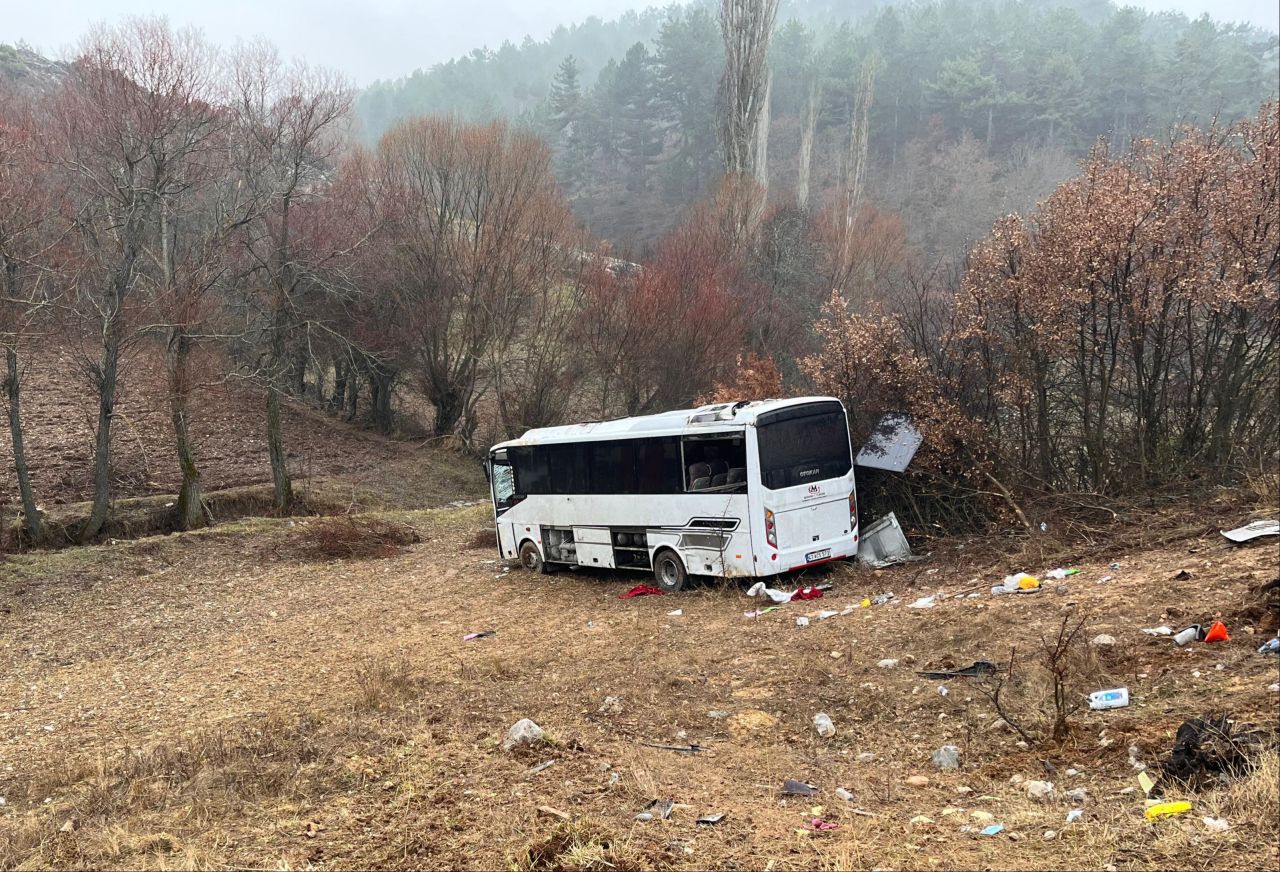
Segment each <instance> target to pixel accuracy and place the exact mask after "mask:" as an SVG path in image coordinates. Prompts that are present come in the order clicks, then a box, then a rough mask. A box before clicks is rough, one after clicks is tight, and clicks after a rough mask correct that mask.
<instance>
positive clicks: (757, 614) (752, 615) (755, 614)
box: [742, 606, 778, 618]
mask: <svg viewBox="0 0 1280 872" xmlns="http://www.w3.org/2000/svg"><path fill="white" fill-rule="evenodd" d="M777 610H778V607H777V606H769V607H768V608H767V609H753V610H752V611H749V612H743V613H742V616H743V617H744V618H758V617H760V616H761V615H767V614H769V612H776V611H777Z"/></svg>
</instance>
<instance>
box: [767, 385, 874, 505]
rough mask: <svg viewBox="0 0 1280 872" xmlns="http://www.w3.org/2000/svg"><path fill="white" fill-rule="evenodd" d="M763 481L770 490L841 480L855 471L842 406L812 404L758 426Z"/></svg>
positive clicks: (769, 417) (783, 411)
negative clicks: (851, 470)
mask: <svg viewBox="0 0 1280 872" xmlns="http://www.w3.org/2000/svg"><path fill="white" fill-rule="evenodd" d="M756 437H757V441H758V442H759V445H760V481H761V483H762V484H763V485H764V486H765V487H766V488H768V489H769V490H779V489H781V488H785V487H794V486H795V485H800V484H811V483H813V482H816V481H824V480H826V479H831V478H840V477H842V476H844V475H847V474H848V473H849V470H850V469H851V468H852V467H853V457H852V455H851V453H850V450H849V424H848V421H847V420H846V419H845V416H844V409H842V408H841V407H840V404H839V403H831V402H827V403H810V404H808V405H804V406H793V407H791V408H787V409H779V410H778V411H777V412H773V413H771V414H768V415H762V416H761V417H760V420H759V421H758V422H757V431H756Z"/></svg>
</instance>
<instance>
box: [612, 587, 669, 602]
mask: <svg viewBox="0 0 1280 872" xmlns="http://www.w3.org/2000/svg"><path fill="white" fill-rule="evenodd" d="M665 593H666V591H662V590H659V589H658V588H656V587H654V586H653V585H651V584H637V585H636V586H635V587H633V588H631V590H629V591H627V592H626V593H624V594H622V595H620V596H619V597H618V599H631V598H632V597H633V596H662V595H664V594H665Z"/></svg>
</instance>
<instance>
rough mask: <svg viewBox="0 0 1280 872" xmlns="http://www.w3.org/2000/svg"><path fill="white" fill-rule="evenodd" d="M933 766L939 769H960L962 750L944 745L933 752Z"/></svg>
mask: <svg viewBox="0 0 1280 872" xmlns="http://www.w3.org/2000/svg"><path fill="white" fill-rule="evenodd" d="M933 765H934V766H937V767H938V768H939V769H959V768H960V749H959V748H957V747H956V746H955V745H943V746H942V747H941V748H939V749H938V750H936V751H934V752H933Z"/></svg>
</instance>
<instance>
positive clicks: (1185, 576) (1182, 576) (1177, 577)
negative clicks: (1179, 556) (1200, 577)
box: [1173, 569, 1195, 581]
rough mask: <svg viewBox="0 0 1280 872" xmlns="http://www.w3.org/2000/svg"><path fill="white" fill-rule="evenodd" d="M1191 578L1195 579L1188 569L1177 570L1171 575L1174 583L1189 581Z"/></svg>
mask: <svg viewBox="0 0 1280 872" xmlns="http://www.w3.org/2000/svg"><path fill="white" fill-rule="evenodd" d="M1193 578H1195V573H1193V572H1192V571H1191V570H1190V569H1179V570H1178V571H1177V572H1175V573H1174V574H1173V580H1174V581H1190V580H1191V579H1193Z"/></svg>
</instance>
